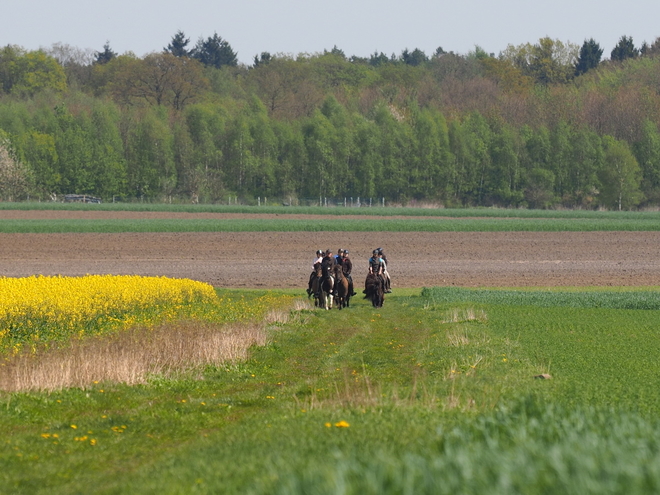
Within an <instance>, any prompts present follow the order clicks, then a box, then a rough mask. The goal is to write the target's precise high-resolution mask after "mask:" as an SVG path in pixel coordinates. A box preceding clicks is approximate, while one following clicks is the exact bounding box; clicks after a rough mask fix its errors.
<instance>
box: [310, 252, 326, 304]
mask: <svg viewBox="0 0 660 495" xmlns="http://www.w3.org/2000/svg"><path fill="white" fill-rule="evenodd" d="M322 261H323V251H321V250H320V249H317V250H316V258H314V262H313V263H312V273H310V275H309V284H308V286H307V295H308V296H311V295H312V284H313V283H314V279H315V278H316V265H317V264H318V263H321V262H322Z"/></svg>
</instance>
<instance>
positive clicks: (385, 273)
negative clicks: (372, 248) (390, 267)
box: [376, 247, 392, 294]
mask: <svg viewBox="0 0 660 495" xmlns="http://www.w3.org/2000/svg"><path fill="white" fill-rule="evenodd" d="M376 251H378V255H379V256H380V258H381V259H382V260H383V278H384V279H385V293H387V294H389V293H390V292H392V279H391V278H390V272H388V271H387V256H385V253H384V252H383V248H381V247H379V248H378V249H377V250H376Z"/></svg>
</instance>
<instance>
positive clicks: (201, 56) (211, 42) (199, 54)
mask: <svg viewBox="0 0 660 495" xmlns="http://www.w3.org/2000/svg"><path fill="white" fill-rule="evenodd" d="M192 57H193V58H196V59H197V60H199V61H200V62H201V63H203V64H204V65H206V66H207V67H215V68H216V69H219V68H220V67H222V66H223V65H229V66H236V65H238V58H237V57H236V53H235V52H234V50H232V48H231V45H230V44H229V43H228V42H227V41H226V40H223V39H222V38H221V37H220V36H218V33H214V34H213V36H209V37H208V38H206V39H203V38H200V39H199V41H198V42H197V45H195V48H194V49H193V50H192Z"/></svg>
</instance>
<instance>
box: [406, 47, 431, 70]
mask: <svg viewBox="0 0 660 495" xmlns="http://www.w3.org/2000/svg"><path fill="white" fill-rule="evenodd" d="M428 59H429V58H428V57H427V56H426V53H424V52H423V51H422V50H420V49H419V48H415V49H414V50H413V51H412V52H411V51H408V49H407V48H406V49H405V50H403V52H402V53H401V61H402V62H403V63H404V64H406V65H413V66H417V65H421V64H423V63H424V62H427V61H428Z"/></svg>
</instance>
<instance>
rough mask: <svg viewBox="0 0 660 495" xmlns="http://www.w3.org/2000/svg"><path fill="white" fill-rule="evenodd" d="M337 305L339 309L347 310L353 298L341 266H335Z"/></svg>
mask: <svg viewBox="0 0 660 495" xmlns="http://www.w3.org/2000/svg"><path fill="white" fill-rule="evenodd" d="M333 271H334V275H335V304H337V307H338V308H339V309H342V308H346V307H348V305H349V301H350V298H351V292H350V287H349V285H348V279H347V278H346V277H345V276H344V272H343V271H342V268H341V265H335V268H334V270H333Z"/></svg>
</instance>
